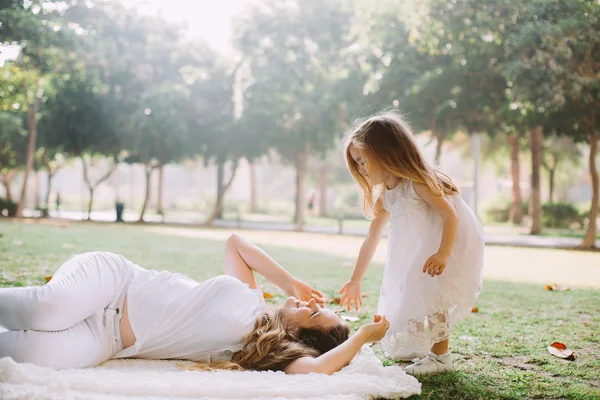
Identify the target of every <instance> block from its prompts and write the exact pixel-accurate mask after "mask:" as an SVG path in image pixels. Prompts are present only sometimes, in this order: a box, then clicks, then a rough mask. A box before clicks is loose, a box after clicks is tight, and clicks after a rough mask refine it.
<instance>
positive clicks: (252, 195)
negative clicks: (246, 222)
mask: <svg viewBox="0 0 600 400" xmlns="http://www.w3.org/2000/svg"><path fill="white" fill-rule="evenodd" d="M248 163H249V165H250V210H249V211H250V213H251V214H255V213H256V212H257V211H258V210H257V203H256V167H255V166H254V162H252V161H250V160H248Z"/></svg>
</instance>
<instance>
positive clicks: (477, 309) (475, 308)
mask: <svg viewBox="0 0 600 400" xmlns="http://www.w3.org/2000/svg"><path fill="white" fill-rule="evenodd" d="M471 312H479V308H477V307H473V308H471Z"/></svg>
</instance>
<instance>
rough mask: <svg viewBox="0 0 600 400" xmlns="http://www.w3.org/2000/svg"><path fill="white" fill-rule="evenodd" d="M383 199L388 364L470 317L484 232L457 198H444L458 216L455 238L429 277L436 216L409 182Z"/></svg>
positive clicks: (381, 309)
mask: <svg viewBox="0 0 600 400" xmlns="http://www.w3.org/2000/svg"><path fill="white" fill-rule="evenodd" d="M382 196H383V204H384V207H385V209H386V210H387V211H389V212H390V213H391V218H390V220H391V232H390V236H389V243H388V250H387V259H386V264H385V268H384V272H383V282H382V285H381V293H380V296H379V306H378V313H379V314H383V315H385V316H386V317H387V318H388V320H389V321H390V323H391V325H390V329H389V330H388V333H387V335H386V336H385V338H384V339H383V340H382V341H381V343H382V345H383V348H384V349H385V352H386V354H387V356H388V357H390V358H393V359H403V358H412V357H413V356H414V355H416V354H426V353H427V351H428V350H429V348H430V347H431V345H432V344H433V343H436V342H440V341H442V340H444V339H447V338H448V337H449V335H450V330H451V327H452V325H453V324H454V323H456V322H457V321H459V320H461V319H462V318H464V317H465V316H467V315H468V314H469V313H470V312H471V310H472V307H473V304H474V302H475V299H476V297H477V296H478V295H479V293H480V292H481V290H482V267H483V250H484V244H485V242H484V237H483V229H482V227H481V224H480V223H479V221H478V220H477V217H476V216H475V214H474V213H473V211H472V210H471V208H470V207H469V206H468V205H467V204H466V203H465V202H464V201H463V200H462V198H461V197H460V196H459V195H453V196H448V199H449V200H450V202H451V203H452V204H453V205H454V207H455V208H456V211H457V212H458V216H459V226H458V233H457V237H456V241H455V243H454V246H453V249H452V254H451V255H450V258H449V260H448V264H447V266H446V269H445V270H444V272H443V273H442V274H441V275H437V276H435V277H431V276H430V275H428V274H426V273H423V265H424V264H425V262H426V261H427V259H428V258H429V257H430V256H432V255H433V254H435V253H436V252H437V250H438V248H439V246H440V242H441V239H442V226H443V220H442V217H441V215H440V214H439V213H438V212H436V211H435V210H434V209H433V208H432V207H431V206H430V205H429V204H427V203H426V202H425V201H424V200H423V199H422V198H421V197H420V196H419V195H418V194H417V193H416V192H415V190H414V187H413V184H412V181H409V180H403V181H401V182H400V184H398V186H396V187H395V188H393V189H391V190H385V191H384V193H382Z"/></svg>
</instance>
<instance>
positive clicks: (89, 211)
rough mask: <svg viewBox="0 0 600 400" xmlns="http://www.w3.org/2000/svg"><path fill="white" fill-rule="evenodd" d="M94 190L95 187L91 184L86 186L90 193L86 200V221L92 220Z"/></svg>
mask: <svg viewBox="0 0 600 400" xmlns="http://www.w3.org/2000/svg"><path fill="white" fill-rule="evenodd" d="M94 190H95V188H94V187H93V186H88V192H89V194H90V198H89V200H88V207H87V220H88V221H91V220H92V208H93V207H94Z"/></svg>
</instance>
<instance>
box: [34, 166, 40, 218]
mask: <svg viewBox="0 0 600 400" xmlns="http://www.w3.org/2000/svg"><path fill="white" fill-rule="evenodd" d="M33 179H34V180H33V194H34V196H33V199H34V200H33V204H34V209H36V210H39V209H40V171H35V170H34V171H33Z"/></svg>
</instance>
